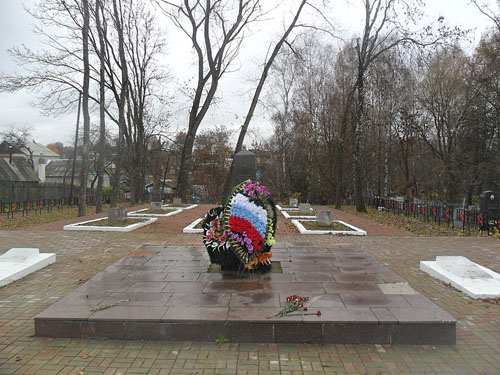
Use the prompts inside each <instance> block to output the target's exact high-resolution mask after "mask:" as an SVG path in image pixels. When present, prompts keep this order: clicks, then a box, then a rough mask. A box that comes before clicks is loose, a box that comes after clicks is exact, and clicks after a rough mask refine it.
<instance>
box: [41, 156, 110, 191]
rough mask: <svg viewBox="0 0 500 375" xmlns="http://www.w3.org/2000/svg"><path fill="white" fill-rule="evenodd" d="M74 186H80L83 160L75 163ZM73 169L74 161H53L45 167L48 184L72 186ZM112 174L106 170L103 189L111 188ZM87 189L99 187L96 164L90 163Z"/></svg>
mask: <svg viewBox="0 0 500 375" xmlns="http://www.w3.org/2000/svg"><path fill="white" fill-rule="evenodd" d="M75 164H76V165H75V180H74V183H73V184H74V186H80V165H81V160H77V161H76V163H75ZM72 168H73V160H72V159H52V160H50V161H49V163H48V164H47V165H46V167H45V179H46V181H47V182H52V183H58V184H71V171H72ZM110 175H111V172H110V171H109V170H108V169H106V168H105V169H104V179H103V184H102V186H103V187H106V186H110ZM87 187H89V188H91V187H94V188H96V187H97V168H96V165H95V163H94V162H91V163H90V166H89V174H88V178H87Z"/></svg>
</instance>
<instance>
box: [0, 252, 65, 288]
mask: <svg viewBox="0 0 500 375" xmlns="http://www.w3.org/2000/svg"><path fill="white" fill-rule="evenodd" d="M55 261H56V254H54V253H42V254H40V251H39V250H38V249H33V248H13V249H10V250H9V251H7V252H6V253H5V254H3V255H1V256H0V286H3V285H7V284H10V283H12V282H14V281H16V280H19V279H21V278H23V277H25V276H27V275H29V274H31V273H33V272H35V271H38V270H40V269H42V268H44V267H46V266H48V265H49V264H52V263H54V262H55Z"/></svg>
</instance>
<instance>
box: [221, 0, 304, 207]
mask: <svg viewBox="0 0 500 375" xmlns="http://www.w3.org/2000/svg"><path fill="white" fill-rule="evenodd" d="M306 3H307V0H302V1H301V3H300V5H299V8H298V9H297V12H296V13H295V16H294V18H293V21H292V22H291V23H290V25H289V26H288V28H287V29H286V31H285V33H284V34H283V36H282V37H281V38H280V40H279V41H278V43H276V45H275V46H274V49H273V52H272V53H271V56H270V57H269V60H267V61H266V63H265V65H264V70H263V71H262V74H261V76H260V79H259V83H258V85H257V88H256V89H255V92H254V94H253V98H252V103H251V104H250V108H249V109H248V112H247V115H246V117H245V121H244V122H243V125H242V127H241V130H240V135H239V136H238V142H237V143H236V148H235V149H234V154H235V155H236V154H237V153H238V152H240V151H241V149H242V148H243V141H244V140H245V136H246V134H247V130H248V126H249V125H250V121H251V120H252V117H253V114H254V112H255V108H256V107H257V103H258V102H259V97H260V94H261V92H262V88H263V87H264V83H265V82H266V79H267V76H268V74H269V70H270V69H271V67H272V65H273V62H274V60H275V59H276V56H278V53H279V51H280V50H281V47H282V46H283V43H285V41H286V39H287V38H288V36H289V35H290V33H291V32H292V30H293V28H294V27H295V25H296V24H297V21H298V19H299V16H300V13H301V12H302V8H304V5H306ZM233 171H234V158H233V159H232V161H231V167H230V168H229V173H228V175H227V179H226V184H225V187H224V193H223V197H222V201H224V199H225V197H226V196H227V195H228V194H229V193H230V191H231V181H232V176H233Z"/></svg>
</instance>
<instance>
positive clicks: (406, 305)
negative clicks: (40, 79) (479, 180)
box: [35, 243, 456, 344]
mask: <svg viewBox="0 0 500 375" xmlns="http://www.w3.org/2000/svg"><path fill="white" fill-rule="evenodd" d="M273 253H274V256H273V260H275V261H279V262H280V264H279V266H280V267H276V268H275V270H274V272H273V273H266V274H255V273H245V272H236V271H232V272H225V271H220V270H218V271H217V270H215V271H214V268H213V267H210V262H209V259H208V255H207V254H206V251H205V248H204V247H203V246H179V245H175V246H150V245H148V246H143V247H142V248H141V249H139V250H138V251H136V252H134V253H132V254H130V255H129V256H127V257H125V258H123V259H121V260H119V261H117V262H116V263H114V264H113V265H110V266H109V267H107V268H105V269H104V270H103V271H101V272H99V273H98V274H96V275H95V276H94V277H93V278H91V279H90V280H89V281H88V282H87V283H85V284H83V285H81V286H80V287H79V288H77V289H76V290H75V291H73V292H72V293H70V294H68V295H67V296H65V297H63V298H61V299H60V300H59V301H57V302H56V303H54V304H53V305H51V306H49V307H48V308H47V309H46V310H44V311H42V312H41V313H40V314H39V315H37V316H36V317H35V332H36V335H38V336H44V337H77V338H108V339H133V340H176V341H179V340H189V341H213V340H215V339H216V338H217V337H218V336H219V335H221V334H223V335H224V336H225V337H227V338H228V339H230V340H231V341H232V342H290V343H302V342H308V341H310V342H316V343H376V344H391V343H404V344H454V343H455V341H456V321H455V319H454V318H453V317H452V316H451V315H450V314H448V313H447V312H446V311H444V310H442V309H440V308H439V307H437V306H436V305H435V304H434V303H432V302H431V301H430V300H429V299H427V298H426V297H425V296H423V295H421V294H418V293H416V292H415V291H412V290H411V288H409V290H410V292H412V293H413V294H388V290H396V291H399V292H401V293H405V292H406V293H410V292H408V290H407V289H405V288H401V289H398V288H395V289H391V288H382V287H381V286H380V284H390V283H401V282H404V279H403V278H402V277H401V276H400V275H398V274H396V273H394V272H393V271H392V270H389V269H388V268H387V267H385V266H384V265H382V264H381V263H379V262H378V261H376V260H375V259H374V258H372V257H370V256H368V255H366V254H365V253H364V252H363V251H361V250H360V249H358V248H355V247H352V246H340V245H339V246H332V245H327V244H325V245H318V244H312V243H290V244H289V243H279V244H276V246H275V247H273ZM391 293H392V292H391ZM291 294H299V295H302V296H308V297H309V300H308V301H307V302H305V306H307V307H308V311H307V312H306V311H303V312H294V313H293V314H291V315H290V316H285V317H279V316H275V314H276V313H278V312H279V311H280V309H281V308H282V307H283V306H284V305H285V304H286V297H287V296H288V295H291ZM317 311H321V315H318V314H317V313H316V312H317Z"/></svg>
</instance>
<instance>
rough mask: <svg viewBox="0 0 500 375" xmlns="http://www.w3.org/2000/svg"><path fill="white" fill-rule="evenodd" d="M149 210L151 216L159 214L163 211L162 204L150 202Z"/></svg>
mask: <svg viewBox="0 0 500 375" xmlns="http://www.w3.org/2000/svg"><path fill="white" fill-rule="evenodd" d="M149 210H150V211H151V213H153V214H161V213H162V210H163V203H161V202H151V206H150V207H149Z"/></svg>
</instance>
